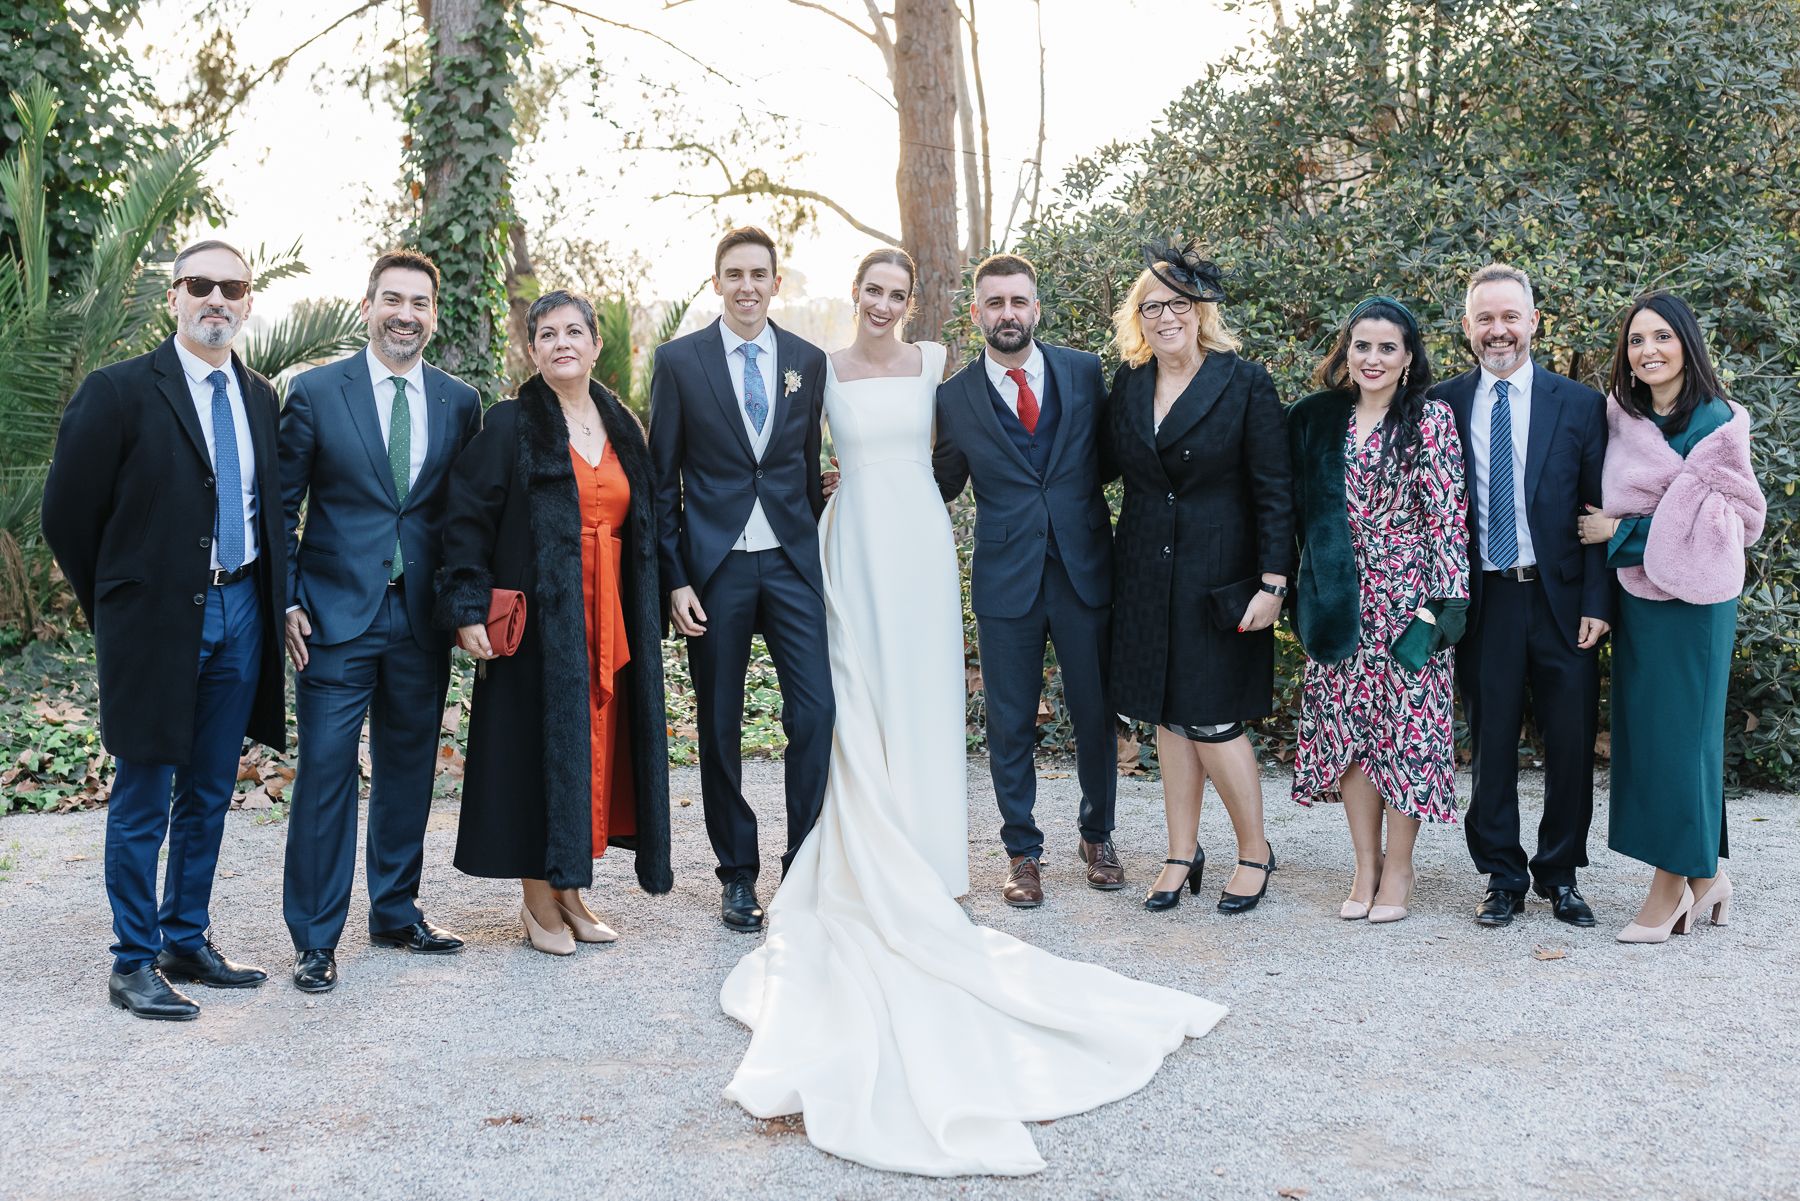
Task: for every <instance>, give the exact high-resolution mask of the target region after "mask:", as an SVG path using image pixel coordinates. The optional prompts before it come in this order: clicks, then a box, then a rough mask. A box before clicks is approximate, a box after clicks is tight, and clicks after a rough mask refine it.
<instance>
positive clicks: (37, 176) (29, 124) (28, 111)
mask: <svg viewBox="0 0 1800 1201" xmlns="http://www.w3.org/2000/svg"><path fill="white" fill-rule="evenodd" d="M11 97H12V103H13V107H14V108H15V109H17V110H18V113H19V124H20V126H21V129H20V131H19V137H18V141H17V145H16V149H15V151H14V157H13V158H12V159H11V160H9V161H7V162H4V163H0V197H4V198H5V200H6V206H7V208H8V209H10V210H11V213H12V219H13V234H14V237H15V238H16V239H17V241H18V246H19V249H18V258H17V259H16V260H15V269H16V272H17V283H18V287H19V295H18V297H17V299H18V301H19V302H20V303H22V304H23V305H25V306H26V308H28V309H30V310H34V311H37V312H42V311H44V309H45V308H47V307H48V305H49V303H50V231H49V225H48V224H47V222H46V221H45V215H44V197H45V193H44V147H45V145H46V143H47V142H48V141H49V138H50V127H51V124H52V123H53V122H54V121H55V120H56V114H57V110H59V109H60V108H61V107H62V103H61V102H60V101H59V100H57V98H56V94H55V93H54V92H52V91H51V90H50V86H49V85H48V84H46V83H45V82H44V81H43V79H42V78H41V77H39V76H36V75H34V76H32V77H31V79H29V80H28V81H26V84H25V87H24V90H23V91H18V92H13V93H11Z"/></svg>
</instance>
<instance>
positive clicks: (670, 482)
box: [649, 226, 836, 931]
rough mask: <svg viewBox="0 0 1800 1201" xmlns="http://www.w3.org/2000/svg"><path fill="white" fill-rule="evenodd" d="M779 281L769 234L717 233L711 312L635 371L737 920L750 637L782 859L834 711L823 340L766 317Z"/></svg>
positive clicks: (662, 543) (663, 555) (813, 794)
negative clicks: (779, 796)
mask: <svg viewBox="0 0 1800 1201" xmlns="http://www.w3.org/2000/svg"><path fill="white" fill-rule="evenodd" d="M780 288H781V276H780V274H778V272H777V268H776V258H775V243H774V242H773V240H771V239H770V237H769V236H768V235H767V234H765V233H764V232H762V231H761V230H759V229H756V228H754V227H750V226H745V227H742V228H739V229H733V230H730V231H728V232H727V233H726V234H725V236H724V237H723V238H721V239H720V240H719V245H718V248H717V250H716V251H715V252H714V255H713V290H714V291H715V292H717V293H718V294H719V295H720V296H721V297H723V298H724V306H725V307H724V314H723V315H722V316H721V317H720V318H719V320H717V321H715V322H713V323H712V324H711V325H708V326H707V327H706V328H705V329H701V330H697V331H695V332H694V333H691V334H688V335H686V336H684V337H680V338H676V339H674V340H673V341H670V342H669V343H667V344H666V345H664V346H663V347H662V348H661V349H660V350H658V351H657V352H656V368H655V371H654V373H653V375H652V377H651V382H650V434H649V437H650V458H651V461H652V463H653V465H654V467H655V471H656V490H657V496H656V519H657V524H658V529H657V541H658V543H659V547H660V559H661V570H662V576H663V581H662V583H663V587H664V589H666V590H667V591H668V593H669V623H670V624H671V625H672V626H673V627H674V629H675V632H676V633H678V634H681V635H682V636H683V637H685V638H686V639H687V646H688V667H689V670H690V671H691V672H692V675H693V681H694V699H695V702H696V705H697V708H698V718H699V722H698V724H699V734H700V796H701V801H702V803H703V804H704V805H705V808H706V833H707V836H708V837H709V838H710V839H711V840H712V846H713V853H714V854H715V855H717V856H718V859H719V867H718V874H719V880H720V881H721V883H722V885H723V888H722V891H721V896H720V916H721V917H722V918H723V920H724V922H725V924H726V925H727V926H729V927H730V928H731V929H733V930H742V931H754V930H760V929H762V925H763V911H762V906H761V904H760V903H759V902H758V901H757V899H756V876H757V873H758V871H759V870H760V863H759V856H758V853H757V845H756V815H755V813H753V812H752V811H751V809H750V806H749V804H748V803H747V802H746V801H745V800H744V789H743V765H742V755H741V749H742V745H743V724H744V676H745V672H746V671H747V670H748V667H749V663H750V640H751V638H752V636H753V635H755V634H758V633H760V634H761V635H762V636H763V640H764V642H765V643H767V645H768V648H769V655H770V657H771V658H772V659H774V661H775V671H776V673H777V676H778V678H779V680H780V683H781V700H782V707H781V725H782V728H783V729H784V730H785V731H786V732H787V738H788V745H787V752H786V754H785V756H784V769H783V770H784V775H785V776H786V785H787V851H786V853H785V854H783V855H782V857H781V868H782V871H783V872H784V873H785V872H786V871H787V869H788V867H789V866H790V865H791V864H792V863H793V861H794V853H795V852H796V851H798V850H799V849H800V844H801V843H802V842H803V841H805V839H806V835H807V833H808V832H809V831H810V830H811V829H812V828H813V823H814V822H816V821H817V820H818V817H819V810H820V808H821V807H822V806H823V805H824V802H825V774H826V770H827V768H828V767H829V765H830V761H831V730H832V725H833V723H834V721H835V718H836V708H835V706H834V704H833V700H832V694H831V664H830V659H829V657H828V655H827V652H826V643H825V581H824V576H823V573H822V571H821V569H820V566H819V531H818V519H819V514H820V513H821V512H823V510H824V508H825V486H824V480H823V477H822V475H821V473H820V470H819V443H820V430H819V422H820V419H821V415H822V411H823V406H824V403H825V353H824V351H822V350H820V349H819V348H818V347H816V346H814V345H812V344H811V343H809V342H806V341H803V340H802V339H800V338H797V337H795V336H794V335H793V334H790V333H788V332H787V331H785V330H782V329H778V328H777V327H776V326H775V324H774V323H773V322H771V321H770V320H769V317H768V312H769V301H770V300H771V299H772V298H773V297H774V296H775V294H776V292H777V291H779V290H780Z"/></svg>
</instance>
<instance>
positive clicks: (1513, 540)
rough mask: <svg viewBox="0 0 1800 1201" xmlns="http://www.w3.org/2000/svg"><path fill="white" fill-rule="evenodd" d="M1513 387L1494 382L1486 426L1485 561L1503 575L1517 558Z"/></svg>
mask: <svg viewBox="0 0 1800 1201" xmlns="http://www.w3.org/2000/svg"><path fill="white" fill-rule="evenodd" d="M1511 388H1512V385H1511V384H1509V383H1507V382H1506V381H1505V380H1503V379H1501V380H1495V381H1494V413H1493V417H1492V419H1491V420H1490V421H1489V423H1488V559H1489V560H1490V561H1491V562H1492V563H1493V564H1494V568H1495V570H1497V571H1505V570H1506V569H1507V568H1509V567H1511V566H1512V565H1513V564H1514V563H1516V562H1517V561H1518V558H1519V521H1518V517H1517V515H1516V514H1515V512H1514V510H1513V441H1512V402H1511V401H1509V400H1507V398H1506V394H1507V392H1509V391H1510V390H1511Z"/></svg>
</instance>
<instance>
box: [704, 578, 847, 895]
mask: <svg viewBox="0 0 1800 1201" xmlns="http://www.w3.org/2000/svg"><path fill="white" fill-rule="evenodd" d="M700 607H701V608H702V609H704V610H705V611H706V633H705V634H703V635H702V636H700V637H699V638H689V639H688V640H687V644H688V668H689V670H690V671H691V672H692V674H693V679H694V700H695V702H696V708H697V709H698V713H697V716H698V718H699V721H698V723H697V724H698V725H699V735H700V799H701V803H702V804H703V805H704V806H705V808H706V834H707V837H708V838H710V839H711V840H712V847H713V854H714V855H716V856H718V859H719V867H718V873H719V879H721V880H730V879H732V878H733V877H736V876H743V877H747V878H749V879H751V880H754V879H756V875H757V872H758V870H759V869H760V856H759V855H758V852H757V846H756V814H755V813H754V812H753V811H752V810H751V808H750V805H749V802H747V801H745V800H744V769H743V754H742V751H743V732H744V676H745V672H746V671H748V669H749V665H750V640H751V638H752V636H754V635H756V634H761V635H762V636H763V641H764V642H765V643H767V644H768V647H769V657H770V658H771V659H773V660H774V661H775V674H776V677H777V679H778V680H779V681H780V683H781V728H782V729H783V730H784V731H786V733H787V739H788V745H787V751H786V753H785V754H784V755H783V757H782V758H783V761H782V775H783V778H784V782H785V783H786V785H787V851H786V852H785V853H784V854H783V855H782V856H781V870H782V872H783V874H786V872H787V869H788V867H789V866H790V865H792V863H793V862H794V854H795V852H797V851H798V850H799V849H800V844H801V843H802V842H805V841H806V836H807V834H809V833H810V832H811V831H812V828H813V823H815V822H817V821H818V820H819V810H820V809H821V808H822V807H823V806H824V803H825V775H826V772H827V771H829V770H830V767H831V731H832V726H833V725H834V724H835V723H836V721H837V706H836V703H835V701H834V700H833V698H832V695H831V657H830V654H829V652H828V650H827V648H826V644H825V602H824V600H823V599H822V598H821V597H820V596H819V594H818V593H817V592H815V591H813V588H812V585H810V584H808V583H807V582H806V578H805V577H804V576H802V575H801V574H800V573H799V572H798V571H796V570H795V569H794V565H793V563H792V562H791V561H790V560H789V559H788V556H787V552H786V551H784V550H762V551H733V552H731V553H730V554H728V555H726V556H725V561H724V562H723V563H721V564H720V565H719V568H718V570H717V571H715V572H713V574H712V577H711V578H710V579H708V580H707V581H706V586H705V588H704V589H702V590H701V593H700Z"/></svg>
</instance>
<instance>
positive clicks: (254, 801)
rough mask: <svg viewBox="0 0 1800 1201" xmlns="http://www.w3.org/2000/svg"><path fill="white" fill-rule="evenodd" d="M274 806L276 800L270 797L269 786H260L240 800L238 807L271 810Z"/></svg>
mask: <svg viewBox="0 0 1800 1201" xmlns="http://www.w3.org/2000/svg"><path fill="white" fill-rule="evenodd" d="M274 805H275V802H274V800H273V799H271V798H270V796H269V789H268V786H267V785H264V784H258V785H257V786H256V787H255V788H252V789H251V790H250V791H249V792H246V793H245V794H244V795H243V796H242V797H240V798H239V799H238V804H237V807H238V808H239V809H270V808H273V807H274Z"/></svg>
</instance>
